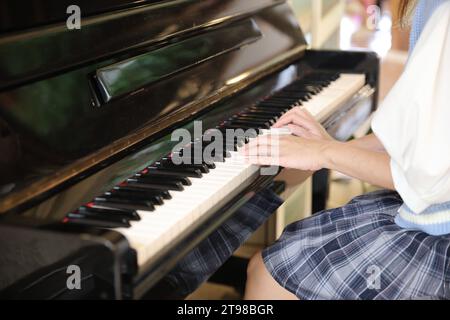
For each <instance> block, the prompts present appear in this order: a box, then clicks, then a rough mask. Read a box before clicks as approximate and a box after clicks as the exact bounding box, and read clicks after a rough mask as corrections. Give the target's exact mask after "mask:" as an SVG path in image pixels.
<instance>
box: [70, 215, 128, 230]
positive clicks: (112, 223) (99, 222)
mask: <svg viewBox="0 0 450 320" xmlns="http://www.w3.org/2000/svg"><path fill="white" fill-rule="evenodd" d="M63 221H64V222H65V223H71V224H81V225H86V226H91V227H99V228H129V227H130V226H131V225H130V222H129V221H128V220H126V219H122V220H113V219H101V218H93V217H90V216H87V215H85V214H81V213H69V214H68V215H67V217H66V219H64V220H63Z"/></svg>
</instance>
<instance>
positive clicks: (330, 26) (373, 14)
mask: <svg viewBox="0 0 450 320" xmlns="http://www.w3.org/2000/svg"><path fill="white" fill-rule="evenodd" d="M400 1H401V0H384V1H383V0H381V1H376V0H290V3H291V6H292V8H293V10H294V11H295V13H296V16H297V18H298V21H299V23H300V25H301V27H302V30H303V32H304V33H305V35H306V38H307V41H308V43H309V46H310V47H311V48H314V49H333V50H335V49H341V50H369V51H375V52H376V53H377V54H378V55H379V57H380V60H381V74H380V93H379V94H380V101H382V100H383V99H384V97H385V96H386V94H387V93H388V92H389V90H390V89H391V88H392V86H393V85H394V83H395V82H396V80H397V79H398V78H399V76H400V75H401V73H402V71H403V68H404V66H405V63H406V61H407V57H408V49H409V48H408V46H409V30H408V27H407V26H404V25H403V24H400V22H399V21H398V16H397V9H398V5H399V2H400ZM369 130H370V119H369V121H367V123H365V124H364V125H363V126H362V127H361V128H360V129H359V130H358V132H357V134H355V138H357V137H358V136H362V135H365V134H366V133H367V132H368V131H369ZM317 178H318V179H317ZM280 179H281V180H283V181H286V182H287V183H288V188H287V189H286V191H285V195H284V198H285V199H286V198H287V197H289V200H288V201H286V202H285V203H284V205H283V206H282V207H281V208H280V209H279V210H278V212H277V213H276V214H275V215H274V216H273V217H272V218H271V219H270V221H268V222H267V223H266V225H264V226H263V227H261V229H260V230H258V232H257V233H256V234H255V235H254V236H253V237H252V238H251V239H250V240H249V241H248V242H247V243H246V244H245V245H244V246H243V247H241V248H240V249H239V250H238V251H237V252H236V256H238V257H244V258H248V257H250V256H252V255H253V254H254V253H255V252H257V251H258V250H260V249H262V248H264V247H265V246H268V245H270V244H271V243H273V241H275V240H276V239H277V238H278V237H279V236H280V234H281V233H282V231H283V229H284V227H285V226H286V225H287V224H289V223H291V222H293V221H296V220H299V219H303V218H306V217H308V216H310V215H311V214H312V213H313V212H317V211H318V210H319V209H322V208H323V207H327V208H335V207H339V206H342V205H344V204H345V203H347V202H348V201H349V200H351V199H352V198H353V197H355V196H357V195H359V194H362V193H365V192H368V191H372V190H375V189H376V187H374V186H371V185H368V184H366V183H362V182H360V181H358V180H355V179H352V178H350V177H347V176H344V175H342V174H340V173H337V172H329V173H327V174H326V176H323V177H316V178H315V179H316V180H320V179H322V180H323V179H326V182H325V184H326V185H328V190H327V192H325V193H324V191H323V189H322V190H321V188H320V187H319V188H318V187H317V181H316V180H313V179H312V178H309V179H307V180H305V179H303V178H302V173H299V172H289V173H288V174H287V175H285V176H284V177H281V178H280ZM322 185H323V181H322ZM317 199H319V202H323V205H322V207H320V206H319V208H318V207H317V205H316V202H317ZM239 298H240V295H239V294H238V293H237V292H236V291H235V290H233V289H232V288H229V287H225V286H222V285H218V284H216V283H214V284H213V283H206V284H205V285H203V286H202V287H201V288H200V289H199V290H197V291H196V292H195V293H194V294H192V295H191V296H190V299H239Z"/></svg>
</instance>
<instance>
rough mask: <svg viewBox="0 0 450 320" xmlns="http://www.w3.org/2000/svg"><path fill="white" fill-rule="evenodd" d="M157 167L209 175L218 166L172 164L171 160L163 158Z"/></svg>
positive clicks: (156, 164)
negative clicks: (194, 171)
mask: <svg viewBox="0 0 450 320" xmlns="http://www.w3.org/2000/svg"><path fill="white" fill-rule="evenodd" d="M155 166H156V167H158V168H165V169H181V170H184V169H198V170H200V172H201V173H209V171H210V170H211V169H215V168H216V166H215V165H214V163H213V164H212V167H209V166H208V165H207V164H203V163H202V164H175V163H173V162H172V160H171V159H169V158H163V159H161V161H158V162H156V163H155Z"/></svg>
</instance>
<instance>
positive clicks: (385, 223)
mask: <svg viewBox="0 0 450 320" xmlns="http://www.w3.org/2000/svg"><path fill="white" fill-rule="evenodd" d="M281 203H282V202H281V200H280V199H279V198H278V197H277V196H276V195H275V194H274V193H273V192H271V191H270V190H264V191H263V192H260V193H259V194H257V195H256V196H255V197H254V198H253V199H252V200H251V201H250V202H248V203H247V204H246V205H244V206H243V207H242V208H241V209H240V210H239V211H238V212H237V213H236V214H235V215H234V216H233V217H232V218H230V219H229V220H228V221H227V222H226V223H225V224H223V225H222V226H221V228H219V229H218V230H216V231H215V232H214V233H213V234H211V235H210V236H209V237H208V238H207V239H206V240H204V241H203V242H202V243H200V245H199V246H198V247H197V248H195V249H194V250H193V251H192V252H191V253H189V254H188V255H187V256H186V257H185V258H184V259H182V260H181V261H180V262H179V263H178V265H177V266H176V267H175V268H174V269H173V270H172V271H171V272H170V273H169V274H168V275H167V277H166V278H165V280H164V282H165V283H166V284H169V288H168V290H169V291H170V292H172V293H174V292H177V295H178V296H179V297H182V296H185V295H187V294H189V293H191V292H192V291H194V290H195V289H196V288H197V287H198V286H199V285H200V284H202V283H203V282H204V281H206V280H207V279H208V278H209V277H210V276H211V275H212V274H213V273H214V272H215V271H216V270H217V269H218V268H219V267H220V266H221V265H222V264H223V263H224V262H225V261H226V260H227V259H228V258H229V257H230V256H231V255H232V254H233V252H234V251H235V250H236V249H237V248H238V247H239V246H240V245H241V244H242V243H243V242H244V241H245V240H246V239H247V238H248V237H249V236H250V235H251V234H252V233H253V232H254V231H255V230H256V229H257V228H258V227H259V226H260V225H261V224H262V223H263V222H264V221H265V220H266V219H267V218H268V217H269V216H270V214H271V213H273V212H274V211H275V210H276V209H277V208H278V206H280V204H281ZM401 204H402V200H401V198H400V197H399V195H398V194H397V193H395V192H390V191H377V192H374V193H369V194H365V195H362V196H359V197H356V198H355V199H353V200H352V201H351V202H350V203H348V204H347V205H345V206H343V207H341V208H337V209H331V210H326V211H322V212H320V213H317V214H315V215H314V216H312V217H310V218H307V219H305V220H302V221H299V222H296V223H293V224H291V225H289V226H288V227H286V229H285V230H284V232H283V235H282V236H281V238H280V239H279V240H278V241H277V242H276V243H275V244H274V245H272V246H271V247H269V248H267V249H265V250H264V251H263V259H264V263H265V265H266V267H267V269H268V271H269V272H270V274H271V275H272V276H273V278H274V279H275V280H276V281H277V282H278V283H279V284H280V285H281V286H283V287H284V288H286V289H287V290H289V291H290V292H292V293H294V294H295V295H297V296H298V297H299V298H300V299H308V300H309V299H389V300H393V299H449V298H450V287H449V285H450V269H449V263H450V235H448V236H430V235H428V234H425V233H423V232H420V231H414V230H406V229H402V228H400V227H398V226H397V225H396V224H395V223H394V217H395V215H396V213H397V209H398V208H399V207H400V205H401Z"/></svg>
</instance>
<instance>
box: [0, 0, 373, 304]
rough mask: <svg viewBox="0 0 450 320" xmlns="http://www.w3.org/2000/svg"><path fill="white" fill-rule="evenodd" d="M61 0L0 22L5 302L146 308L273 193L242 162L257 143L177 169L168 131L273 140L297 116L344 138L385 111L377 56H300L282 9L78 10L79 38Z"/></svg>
mask: <svg viewBox="0 0 450 320" xmlns="http://www.w3.org/2000/svg"><path fill="white" fill-rule="evenodd" d="M10 2H11V1H5V4H3V6H4V8H3V7H2V8H1V9H2V11H4V12H6V13H9V14H10V16H12V17H14V16H15V12H16V11H15V10H16V6H14V5H12V4H10ZM56 2H58V4H55V5H54V6H50V7H46V9H47V10H46V11H44V12H46V15H45V16H42V15H38V14H37V13H36V16H33V15H32V13H30V15H31V16H30V17H28V19H26V21H25V19H23V18H22V19H23V20H22V19H20V18H17V19H14V20H13V21H6V22H4V23H3V24H0V32H1V33H0V71H1V72H0V74H1V76H0V77H1V78H0V116H1V118H0V129H1V130H0V132H1V137H0V153H1V154H2V156H1V161H0V173H1V175H0V229H1V230H0V250H1V252H2V256H1V258H0V274H1V275H2V276H0V293H1V294H2V296H4V297H8V298H19V297H32V298H139V297H141V296H143V295H144V294H145V293H146V292H147V291H148V290H150V289H151V288H152V287H154V286H155V285H156V284H157V283H158V281H160V280H161V279H162V278H163V277H164V275H165V274H166V273H167V272H168V271H169V270H170V269H171V268H172V267H174V266H175V265H176V263H177V262H178V261H179V260H180V259H182V257H183V256H184V255H186V254H187V253H188V252H189V251H190V250H192V249H193V248H194V247H195V246H196V245H197V244H198V243H199V242H200V241H202V240H203V239H205V238H206V237H207V236H208V235H209V234H211V232H213V231H214V230H215V229H217V228H218V227H219V226H220V225H221V223H223V222H224V221H226V219H228V218H229V217H231V216H232V215H233V213H234V212H236V210H237V209H238V208H239V207H240V206H242V205H243V204H244V203H245V202H246V201H247V200H248V199H249V198H251V196H252V195H253V194H255V192H258V190H260V189H262V188H264V187H266V186H268V185H270V183H271V182H272V181H273V179H274V177H275V176H261V175H260V171H259V168H258V167H256V166H252V165H248V164H246V163H245V162H244V161H243V159H242V157H241V156H240V155H239V153H238V150H239V149H240V148H241V147H242V145H243V144H245V143H247V142H248V141H249V140H251V139H252V138H254V137H252V136H250V137H247V139H236V140H233V142H232V143H229V142H228V143H227V142H226V141H225V146H226V150H225V152H221V153H220V154H216V155H215V161H205V160H204V159H200V161H197V162H196V163H195V164H183V165H176V164H175V163H174V161H173V158H172V157H173V150H174V146H176V145H177V142H178V141H172V139H171V132H172V131H173V130H174V129H177V128H184V129H186V130H187V131H189V132H191V133H194V131H195V128H194V123H195V122H196V121H201V124H202V127H203V130H202V132H201V133H204V134H208V129H217V130H219V131H221V132H224V131H225V130H227V129H244V130H247V129H255V130H259V129H269V128H270V127H271V125H272V124H273V123H274V122H275V121H276V120H277V119H278V117H280V116H281V115H282V114H283V113H285V112H287V111H288V110H289V109H290V108H293V107H295V106H298V105H302V106H304V107H305V108H307V109H308V110H309V111H310V112H311V113H312V114H313V115H314V116H315V117H316V118H317V119H318V120H319V121H321V122H322V123H323V124H324V125H325V127H326V128H327V129H328V130H329V132H330V133H331V134H333V135H335V136H337V137H339V138H340V139H347V138H349V137H350V136H351V134H352V132H353V131H354V130H355V129H356V128H357V127H358V125H359V124H361V123H362V122H364V121H365V120H366V119H367V117H368V116H369V115H370V113H371V112H372V111H373V110H374V108H375V107H376V103H377V99H376V96H377V94H376V91H377V86H378V83H377V82H378V60H377V57H376V56H375V55H373V54H371V53H363V52H339V51H312V50H307V46H306V42H305V40H304V37H303V34H302V32H301V29H300V27H299V25H298V24H297V22H296V20H295V17H294V15H293V13H292V12H291V9H290V7H289V5H288V4H287V3H286V2H285V1H282V0H258V1H238V0H226V1H224V0H206V1H191V0H184V1H142V2H138V3H135V2H134V1H120V2H119V1H109V2H106V1H98V2H97V1H96V2H95V4H94V3H93V2H91V1H79V2H80V6H81V7H83V6H86V7H85V8H86V10H84V11H83V12H84V15H85V16H83V19H82V28H81V30H76V31H69V30H67V29H66V28H65V21H64V18H65V16H64V13H65V8H62V6H63V4H64V3H65V1H60V2H59V1H55V3H56ZM116 2H117V4H116ZM36 3H37V4H36V6H37V7H39V6H42V7H41V8H44V7H45V6H48V3H51V2H47V4H44V3H43V2H42V3H41V2H40V1H36ZM119 3H120V5H119ZM61 8H62V9H61ZM30 23H31V24H30ZM123 26H126V28H123ZM31 27H33V29H31ZM44 48H45V50H44ZM205 132H206V133H205ZM255 132H256V131H255ZM204 138H205V136H203V137H201V138H200V140H199V139H196V140H193V141H191V143H190V144H189V145H186V146H184V147H183V148H181V149H176V152H179V153H183V152H186V151H187V150H190V149H192V150H191V151H194V150H195V148H201V149H202V150H203V149H204V148H207V146H208V142H207V139H204ZM209 143H210V142H209ZM192 154H195V152H192ZM197 160H198V159H197ZM69 265H80V266H82V268H83V272H86V273H87V275H88V276H86V277H83V283H82V288H83V289H82V290H75V291H73V290H69V289H68V288H67V287H66V279H67V273H66V270H67V266H69Z"/></svg>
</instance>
